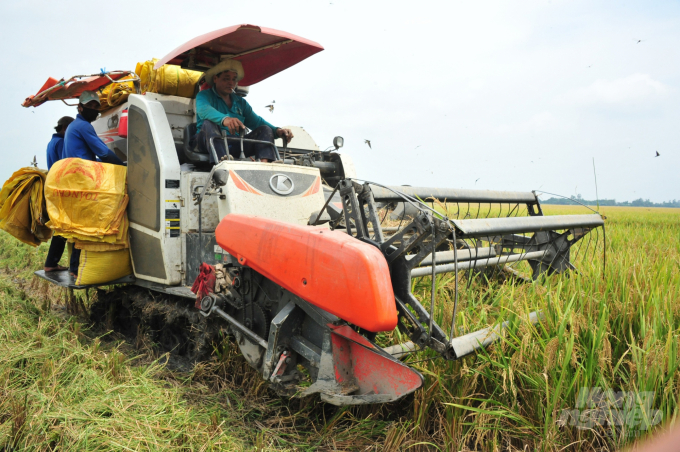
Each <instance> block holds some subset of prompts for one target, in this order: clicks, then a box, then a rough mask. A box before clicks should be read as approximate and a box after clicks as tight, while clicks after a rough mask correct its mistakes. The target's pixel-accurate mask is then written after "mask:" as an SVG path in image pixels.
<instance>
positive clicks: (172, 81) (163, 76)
mask: <svg viewBox="0 0 680 452" xmlns="http://www.w3.org/2000/svg"><path fill="white" fill-rule="evenodd" d="M157 61H158V60H157V59H155V58H154V59H153V60H149V61H146V62H144V63H137V68H136V72H137V74H138V75H139V78H140V79H141V86H142V92H151V93H159V94H170V95H172V96H180V97H189V98H192V97H194V94H196V84H197V83H198V82H199V81H200V80H201V77H203V72H199V71H191V70H189V69H182V68H181V67H179V66H175V65H174V64H164V65H163V66H161V67H160V68H159V69H158V70H154V68H153V67H154V65H155V64H156V62H157Z"/></svg>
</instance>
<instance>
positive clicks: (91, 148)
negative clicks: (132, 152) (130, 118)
mask: <svg viewBox="0 0 680 452" xmlns="http://www.w3.org/2000/svg"><path fill="white" fill-rule="evenodd" d="M100 106H101V103H100V102H99V96H98V95H97V93H95V92H94V91H83V94H81V95H80V98H79V99H78V115H77V116H76V119H75V121H73V123H72V124H71V125H70V126H69V128H68V129H67V130H66V135H65V136H64V158H79V159H83V160H92V161H95V160H97V157H99V160H100V161H102V162H104V163H112V164H114V165H124V163H123V161H122V160H121V159H119V158H118V156H116V154H114V153H113V151H112V150H110V149H109V148H108V147H106V145H105V144H104V142H103V141H102V140H101V138H99V137H98V136H97V132H95V131H94V127H92V124H91V123H92V122H93V121H94V120H95V119H97V116H99V107H100Z"/></svg>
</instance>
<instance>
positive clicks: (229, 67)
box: [205, 60, 245, 86]
mask: <svg viewBox="0 0 680 452" xmlns="http://www.w3.org/2000/svg"><path fill="white" fill-rule="evenodd" d="M224 71H231V72H236V81H237V82H240V81H241V79H242V78H243V76H244V75H245V73H244V72H243V65H242V64H241V62H240V61H236V60H224V61H220V62H219V63H217V64H216V65H215V66H213V67H211V68H210V69H208V70H207V71H206V73H205V82H206V83H207V84H208V85H210V86H212V85H213V77H214V76H216V75H217V74H221V73H222V72H224Z"/></svg>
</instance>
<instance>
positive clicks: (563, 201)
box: [541, 195, 680, 207]
mask: <svg viewBox="0 0 680 452" xmlns="http://www.w3.org/2000/svg"><path fill="white" fill-rule="evenodd" d="M575 201H577V202H580V203H581V204H585V205H587V206H595V205H597V201H591V200H587V199H583V198H582V197H581V195H576V196H572V197H571V198H549V199H546V200H541V204H557V205H574V204H576V202H575ZM599 202H600V205H601V206H623V207H680V200H676V199H674V200H672V201H665V202H652V201H650V200H649V199H642V198H639V199H635V200H633V201H623V202H616V200H615V199H600V201H599Z"/></svg>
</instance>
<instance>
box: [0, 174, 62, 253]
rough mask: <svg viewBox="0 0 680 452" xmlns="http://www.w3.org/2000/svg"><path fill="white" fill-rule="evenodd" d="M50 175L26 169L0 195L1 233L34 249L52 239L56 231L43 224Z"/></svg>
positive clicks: (14, 176)
mask: <svg viewBox="0 0 680 452" xmlns="http://www.w3.org/2000/svg"><path fill="white" fill-rule="evenodd" d="M46 174H47V172H46V171H45V170H41V169H37V168H30V167H28V168H22V169H20V170H19V171H16V172H15V173H14V174H12V176H11V177H10V178H9V179H8V180H7V181H6V182H5V183H4V185H3V186H2V190H1V191H0V229H3V230H5V231H7V232H8V233H10V234H11V235H13V236H14V237H15V238H17V239H19V240H21V241H22V242H24V243H27V244H29V245H32V246H38V245H40V243H41V242H46V241H48V240H49V239H50V237H52V231H51V230H50V229H49V228H48V227H47V226H45V225H43V224H42V217H43V216H44V211H45V201H44V198H43V184H44V182H45V175H46Z"/></svg>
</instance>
